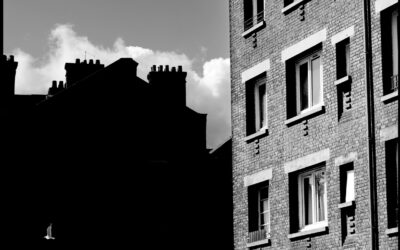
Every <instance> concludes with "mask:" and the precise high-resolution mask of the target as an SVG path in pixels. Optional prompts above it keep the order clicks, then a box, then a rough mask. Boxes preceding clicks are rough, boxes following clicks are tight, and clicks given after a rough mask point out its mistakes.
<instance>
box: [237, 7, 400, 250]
mask: <svg viewBox="0 0 400 250" xmlns="http://www.w3.org/2000/svg"><path fill="white" fill-rule="evenodd" d="M248 1H249V2H251V0H230V54H231V63H232V66H231V79H232V84H231V85H232V147H233V203H234V211H233V215H234V246H235V249H348V248H354V249H371V246H370V244H371V226H370V224H371V222H370V219H371V213H370V182H369V170H368V169H369V151H368V127H367V119H368V117H367V94H366V84H365V53H364V51H365V46H364V19H363V15H364V9H363V1H348V0H336V1H334V0H318V1H316V0H305V1H299V0H297V1H291V2H293V3H292V4H289V3H288V2H290V1H283V0H282V1H272V0H264V22H260V23H258V24H257V25H254V29H253V30H252V29H250V30H246V31H245V30H244V23H245V20H244V11H243V10H244V4H247V3H246V2H248ZM296 2H299V4H295V3H296ZM292 5H294V6H293V7H292V8H290V6H292ZM285 6H286V7H285ZM287 6H288V7H287ZM377 8H378V9H377ZM395 8H398V3H397V1H383V0H372V1H371V13H370V14H371V23H372V25H371V31H372V69H373V79H372V81H373V94H374V103H373V105H374V114H375V115H374V118H375V139H376V141H375V145H376V147H375V152H376V177H377V179H376V185H377V209H378V212H377V214H378V215H377V218H378V230H377V231H378V238H379V241H378V244H379V248H380V249H397V244H398V232H397V233H396V228H395V227H394V228H391V229H390V230H388V228H389V226H388V223H389V222H388V208H387V206H388V198H387V190H388V185H387V183H386V182H387V181H386V179H387V173H386V169H387V163H386V159H387V156H386V147H385V145H387V142H388V141H390V140H392V141H393V140H395V141H396V140H398V139H397V138H398V137H397V136H398V132H397V131H398V96H397V91H398V90H395V91H393V92H390V94H387V93H386V92H384V88H383V81H384V77H383V74H384V70H383V66H382V64H383V63H384V59H385V58H382V50H383V47H382V42H383V40H382V37H383V36H382V34H381V33H382V32H383V31H382V27H381V21H382V19H383V17H382V16H383V15H387V14H386V13H387V12H388V11H393V10H394V9H395ZM256 26H257V27H256ZM310 37H311V38H310ZM346 39H347V40H348V41H349V44H350V62H349V63H350V72H349V73H348V76H349V78H346V79H339V80H341V81H337V80H338V79H337V72H336V71H337V64H338V63H337V48H338V47H337V44H338V43H340V42H342V41H344V40H346ZM310 51H314V52H315V51H320V60H321V64H322V76H321V79H322V80H321V82H322V88H323V90H322V94H321V95H322V102H321V103H320V105H318V107H317V108H316V109H315V108H313V109H312V110H311V112H308V113H306V114H303V115H294V116H293V115H288V113H289V111H288V109H289V108H288V107H289V106H290V105H294V104H291V102H293V100H292V97H291V96H290V95H291V91H292V90H291V89H289V88H291V87H292V85H291V84H292V80H290V78H295V73H294V71H293V72H292V71H290V70H291V68H292V67H293V66H291V62H292V61H293V62H295V61H296V60H298V59H299V58H302V57H303V56H305V55H307V54H309V53H308V52H310ZM266 60H269V61H268V66H265V67H264V68H265V70H264V73H266V96H267V97H266V98H267V105H266V106H267V116H268V119H267V120H268V125H267V127H266V128H265V129H264V131H262V132H259V133H255V134H254V135H250V136H249V135H248V133H247V132H246V131H247V128H246V126H247V124H248V123H246V114H247V113H248V110H249V104H246V98H248V97H246V83H248V80H250V79H252V77H253V76H254V77H255V76H257V75H259V74H260V73H261V72H259V69H260V67H258V66H257V65H260V63H261V62H265V61H266ZM249 72H250V73H249ZM292 73H293V74H292ZM249 75H250V76H249ZM293 81H295V80H293ZM247 95H248V94H247ZM386 99H387V100H386ZM317 164H320V165H322V166H323V168H324V170H325V179H324V180H325V181H326V201H327V203H326V204H327V215H326V216H327V226H324V229H323V230H319V229H318V230H316V231H315V230H314V231H312V230H311V231H308V232H307V231H302V230H300V229H298V228H296V225H297V224H298V222H297V220H298V218H295V217H299V213H298V212H293V211H294V210H296V211H297V209H298V208H297V207H296V205H297V198H298V197H297V195H298V191H297V190H295V191H291V190H292V189H293V186H297V184H296V182H297V179H296V178H297V176H298V175H299V173H302V171H305V170H307V169H311V168H312V167H313V166H316V165H317ZM348 164H352V166H353V168H354V176H355V178H354V190H355V199H354V202H353V203H352V205H350V206H348V204H347V205H346V204H344V202H343V200H341V188H343V185H344V183H343V182H344V181H343V178H342V177H341V172H342V171H343V169H344V168H345V167H346V166H347V165H348ZM268 169H270V171H269V172H268V173H271V176H268V177H265V176H264V177H263V176H262V173H266V170H268ZM262 171H263V172H262ZM257 173H261V174H259V175H257ZM291 176H294V178H293V179H294V181H292V180H291V178H292V177H291ZM260 182H265V183H266V185H267V186H268V187H269V206H270V234H269V236H267V238H268V240H266V241H263V242H261V244H257V243H256V244H248V237H249V217H248V215H249V204H248V202H249V199H248V193H249V192H248V191H249V188H248V187H249V186H250V185H252V184H253V183H260ZM293 183H294V184H293ZM293 201H294V202H293ZM345 228H346V229H345ZM313 232H314V233H313Z"/></svg>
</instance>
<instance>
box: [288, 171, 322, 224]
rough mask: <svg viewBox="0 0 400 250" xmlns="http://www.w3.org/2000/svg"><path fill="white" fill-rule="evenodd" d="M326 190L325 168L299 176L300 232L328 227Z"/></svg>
mask: <svg viewBox="0 0 400 250" xmlns="http://www.w3.org/2000/svg"><path fill="white" fill-rule="evenodd" d="M326 188H327V187H326V179H325V168H321V167H319V168H317V169H313V170H310V171H307V172H303V173H300V174H299V175H298V176H297V190H298V192H297V204H298V227H297V228H298V229H299V231H306V230H310V229H315V228H319V227H322V226H326V225H327V202H326V200H327V199H326ZM292 198H293V197H292Z"/></svg>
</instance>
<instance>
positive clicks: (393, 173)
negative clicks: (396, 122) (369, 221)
mask: <svg viewBox="0 0 400 250" xmlns="http://www.w3.org/2000/svg"><path fill="white" fill-rule="evenodd" d="M398 147H399V143H398V139H397V138H395V139H392V140H390V141H387V142H386V143H385V149H386V190H387V202H388V204H387V213H388V228H393V227H397V226H398V225H397V224H396V210H397V209H398V204H397V199H398V197H399V193H398V192H399V191H398V190H397V185H398V182H399V180H398V171H399V151H398Z"/></svg>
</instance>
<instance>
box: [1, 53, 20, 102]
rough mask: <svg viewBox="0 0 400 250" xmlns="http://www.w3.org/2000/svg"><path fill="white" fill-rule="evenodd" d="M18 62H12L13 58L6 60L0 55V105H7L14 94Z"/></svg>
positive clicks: (4, 56)
mask: <svg viewBox="0 0 400 250" xmlns="http://www.w3.org/2000/svg"><path fill="white" fill-rule="evenodd" d="M17 67H18V62H16V61H15V60H14V56H12V55H11V56H10V57H9V58H7V56H6V55H2V57H1V61H0V79H1V80H0V102H1V104H2V105H3V104H5V103H9V102H10V101H11V99H12V98H13V96H14V94H15V74H16V71H17Z"/></svg>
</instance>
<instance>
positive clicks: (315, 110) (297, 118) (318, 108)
mask: <svg viewBox="0 0 400 250" xmlns="http://www.w3.org/2000/svg"><path fill="white" fill-rule="evenodd" d="M324 110H325V106H324V105H323V104H322V105H319V106H315V107H312V108H311V109H310V110H308V111H306V112H304V113H301V114H299V115H297V116H295V117H292V118H290V119H287V120H286V121H285V124H286V125H287V126H289V125H291V124H293V123H295V122H299V121H301V120H303V119H305V118H307V117H309V116H312V115H315V114H317V113H319V112H324Z"/></svg>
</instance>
